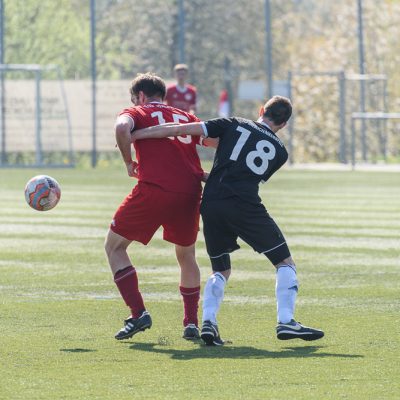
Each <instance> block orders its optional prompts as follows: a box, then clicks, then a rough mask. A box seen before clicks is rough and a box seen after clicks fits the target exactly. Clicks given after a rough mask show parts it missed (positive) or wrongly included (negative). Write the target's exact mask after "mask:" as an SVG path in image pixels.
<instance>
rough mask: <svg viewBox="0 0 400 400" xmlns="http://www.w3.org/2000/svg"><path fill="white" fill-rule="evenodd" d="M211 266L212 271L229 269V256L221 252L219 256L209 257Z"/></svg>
mask: <svg viewBox="0 0 400 400" xmlns="http://www.w3.org/2000/svg"><path fill="white" fill-rule="evenodd" d="M210 260H211V266H212V269H213V271H214V272H224V274H225V272H226V271H229V273H228V274H230V269H231V257H230V255H229V254H223V255H222V256H220V257H210Z"/></svg>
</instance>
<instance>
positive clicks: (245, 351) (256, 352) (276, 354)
mask: <svg viewBox="0 0 400 400" xmlns="http://www.w3.org/2000/svg"><path fill="white" fill-rule="evenodd" d="M129 348H130V349H131V350H136V351H147V352H150V353H159V354H167V355H170V356H171V358H172V359H174V360H192V359H196V358H237V359H258V358H259V359H261V358H307V357H313V358H325V357H336V358H362V357H364V356H363V355H359V354H338V353H326V352H323V351H321V352H317V351H318V350H320V349H323V346H299V347H285V348H283V349H282V350H281V351H268V350H264V349H258V348H256V347H250V346H239V347H237V346H236V347H235V346H233V345H225V346H221V347H215V346H204V345H200V344H199V346H198V347H196V348H194V349H193V350H178V349H173V348H165V347H164V348H163V346H160V344H159V343H133V344H131V345H130V346H129Z"/></svg>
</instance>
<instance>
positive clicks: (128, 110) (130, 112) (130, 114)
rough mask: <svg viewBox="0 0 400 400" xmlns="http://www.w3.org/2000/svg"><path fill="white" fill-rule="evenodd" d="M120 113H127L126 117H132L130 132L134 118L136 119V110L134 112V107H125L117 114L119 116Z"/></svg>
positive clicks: (134, 121)
mask: <svg viewBox="0 0 400 400" xmlns="http://www.w3.org/2000/svg"><path fill="white" fill-rule="evenodd" d="M121 115H127V116H128V117H130V118H131V119H132V123H133V126H132V129H131V132H132V131H133V130H134V129H135V125H136V120H137V112H136V110H135V108H134V107H130V108H125V109H123V110H122V111H121V112H120V113H119V114H118V116H121Z"/></svg>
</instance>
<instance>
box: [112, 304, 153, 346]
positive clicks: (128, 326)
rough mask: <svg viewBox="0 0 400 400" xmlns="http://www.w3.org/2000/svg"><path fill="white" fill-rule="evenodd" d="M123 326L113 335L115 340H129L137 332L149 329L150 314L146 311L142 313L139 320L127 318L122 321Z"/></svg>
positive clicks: (150, 322) (150, 323)
mask: <svg viewBox="0 0 400 400" xmlns="http://www.w3.org/2000/svg"><path fill="white" fill-rule="evenodd" d="M124 324H125V326H124V327H123V328H122V329H121V330H120V331H119V332H117V334H116V335H115V339H117V340H122V339H129V338H131V337H132V336H133V335H136V333H138V332H142V331H144V330H146V329H150V328H151V325H152V321H151V317H150V314H149V313H148V312H147V311H143V313H142V315H141V316H140V317H139V318H136V319H135V318H132V317H131V318H128V319H126V320H125V321H124Z"/></svg>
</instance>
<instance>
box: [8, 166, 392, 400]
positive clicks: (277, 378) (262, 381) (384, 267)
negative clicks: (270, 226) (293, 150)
mask: <svg viewBox="0 0 400 400" xmlns="http://www.w3.org/2000/svg"><path fill="white" fill-rule="evenodd" d="M38 173H47V174H49V175H52V176H54V177H55V178H56V179H57V180H58V181H59V182H60V184H61V185H62V190H63V192H62V198H61V202H60V204H59V205H58V206H57V207H56V208H55V209H54V210H52V211H49V212H45V213H39V212H35V211H34V210H31V209H30V208H29V207H28V206H27V205H26V204H25V201H24V197H23V188H24V185H25V183H26V181H27V180H28V179H29V178H30V177H31V176H33V175H35V174H38ZM132 183H133V182H132V181H130V180H129V179H128V178H127V177H125V174H124V170H123V168H122V167H121V168H120V169H116V168H115V167H109V168H100V169H98V170H95V171H93V170H90V169H78V170H41V171H32V170H8V169H7V170H0V226H1V229H0V302H1V309H0V329H1V332H0V333H1V334H0V360H1V363H0V399H2V400H3V399H7V400H8V399H80V400H82V399H120V398H132V399H133V398H135V399H136V398H138V399H139V398H142V399H186V398H190V399H208V398H213V399H251V400H252V399H279V400H281V399H285V398H290V399H296V400H298V399H307V400H309V399H335V400H336V399H362V400H365V399H398V398H399V396H400V384H399V381H400V379H399V378H400V375H399V361H398V359H399V354H400V346H399V342H400V317H399V309H400V285H399V281H400V279H399V278H400V217H399V216H400V178H399V175H398V174H396V173H373V172H368V173H367V172H311V171H308V172H301V171H292V170H286V171H280V172H278V174H277V176H276V177H274V178H273V179H272V180H271V182H269V183H268V184H267V185H263V186H262V188H261V193H262V197H263V198H264V200H265V204H266V205H267V208H268V209H269V211H270V213H271V214H272V215H273V217H274V218H275V219H276V221H277V222H278V224H279V225H280V226H281V228H282V230H283V231H284V233H285V235H286V238H287V240H288V242H289V245H290V247H291V250H292V253H293V256H294V258H295V260H296V262H297V266H298V274H299V280H300V285H301V286H300V292H299V297H298V303H297V311H296V317H297V318H298V319H299V320H300V321H302V322H304V323H306V324H309V325H311V326H316V327H320V328H322V329H324V330H325V333H326V336H325V338H323V339H322V340H320V341H318V342H315V343H312V342H311V343H308V342H302V341H290V342H280V341H278V340H276V338H275V331H274V328H275V319H276V316H275V299H274V271H273V268H272V266H271V265H270V264H269V263H268V262H267V260H266V259H265V258H264V257H263V256H260V255H258V254H256V253H254V252H253V251H252V250H251V249H250V248H249V247H248V246H246V245H244V244H243V245H242V249H241V250H240V251H238V252H236V253H234V254H233V255H232V262H233V274H232V277H231V280H230V282H229V284H228V287H227V291H226V297H225V302H224V304H223V306H222V310H221V313H220V318H219V322H220V329H221V333H222V336H223V337H224V338H226V339H229V340H230V341H231V343H230V344H228V345H227V346H224V347H222V348H208V347H204V346H201V345H200V344H194V343H189V342H186V341H184V340H183V339H181V338H180V336H181V333H182V332H181V319H182V310H181V302H180V297H179V295H178V291H177V286H178V279H179V272H178V267H177V266H176V261H175V258H174V252H173V248H172V246H171V245H170V244H168V243H166V242H163V241H162V240H161V232H157V234H156V237H155V238H154V239H153V241H152V242H151V244H150V245H149V246H148V247H144V246H142V245H140V244H134V245H133V246H132V247H131V249H130V254H131V256H132V258H133V260H134V263H135V265H136V267H137V269H138V273H139V278H140V281H141V288H142V292H143V294H144V298H145V301H146V304H147V306H148V309H149V310H150V312H151V314H152V316H153V328H152V329H151V330H148V331H146V332H145V333H143V334H138V335H137V336H135V337H134V338H133V339H132V340H128V341H126V342H124V343H120V342H116V341H115V340H114V339H113V334H114V333H115V331H117V330H118V329H119V328H120V325H121V322H122V319H123V318H124V317H125V316H126V315H127V310H126V308H125V306H124V305H123V303H122V300H121V299H120V298H119V295H118V292H117V290H116V288H115V286H114V284H113V281H112V276H111V273H110V271H109V268H108V265H107V262H106V259H105V255H104V251H103V241H104V236H105V233H106V230H107V227H108V224H109V222H110V220H111V218H112V215H113V212H114V210H115V209H116V207H117V205H118V204H119V203H120V201H121V200H122V199H123V197H124V196H125V195H126V194H127V193H128V192H129V190H130V188H131V186H132ZM197 255H198V261H199V263H200V265H201V271H202V282H203V283H204V281H205V279H206V277H207V275H208V273H209V270H210V268H209V262H208V259H207V255H206V252H205V246H204V239H203V236H202V234H200V236H199V242H198V250H197Z"/></svg>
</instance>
